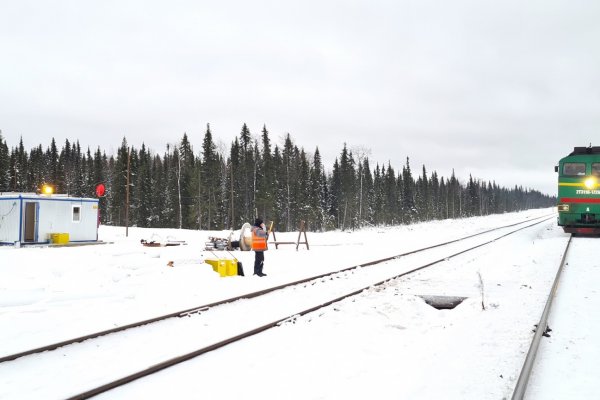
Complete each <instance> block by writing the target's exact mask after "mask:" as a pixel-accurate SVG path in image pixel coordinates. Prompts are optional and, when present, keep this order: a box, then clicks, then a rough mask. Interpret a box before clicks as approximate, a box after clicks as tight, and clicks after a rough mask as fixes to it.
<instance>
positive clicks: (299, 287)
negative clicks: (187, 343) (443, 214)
mask: <svg viewBox="0 0 600 400" xmlns="http://www.w3.org/2000/svg"><path fill="white" fill-rule="evenodd" d="M550 218H552V217H550ZM550 218H544V217H541V218H538V219H536V220H539V221H537V222H532V221H533V220H528V221H523V222H520V223H517V224H511V225H507V226H502V227H498V228H494V229H490V230H488V231H485V232H481V233H478V234H475V235H469V236H466V237H463V238H460V239H456V240H452V241H449V242H445V243H440V244H436V245H434V246H429V247H425V248H422V249H418V250H415V251H411V252H407V253H403V254H399V255H397V256H393V257H386V258H384V259H380V260H374V261H372V262H369V263H365V264H361V265H357V266H354V267H350V268H346V269H342V270H340V271H337V272H334V273H328V274H322V275H319V276H315V277H311V278H307V279H303V280H300V281H296V282H291V283H288V284H285V285H280V286H277V287H273V288H269V289H265V290H261V291H258V292H253V293H249V294H246V295H242V296H236V297H234V298H231V299H226V300H223V301H219V302H216V303H211V304H207V305H203V306H199V307H195V308H192V309H187V310H182V311H179V312H176V313H171V314H168V315H163V316H160V317H157V318H153V319H150V320H145V321H140V322H138V323H135V324H129V325H126V326H122V327H119V328H115V329H111V330H107V331H103V332H98V333H95V334H92V335H86V336H84V337H80V338H75V339H71V340H68V341H63V342H60V343H57V344H53V345H50V346H44V347H41V348H38V349H32V350H29V351H26V352H21V353H18V354H14V355H11V356H6V357H3V358H2V359H1V361H3V362H6V361H10V360H14V359H16V358H20V357H23V356H26V355H33V354H36V353H40V352H45V351H47V350H52V349H57V348H60V347H62V346H66V345H68V344H73V343H77V342H81V341H84V340H86V339H91V338H100V337H101V336H105V335H108V334H110V333H116V332H121V331H126V330H130V329H133V328H136V327H140V326H143V325H148V326H150V327H151V326H154V323H165V320H169V319H172V320H177V319H178V318H176V317H179V318H182V317H186V316H192V317H194V318H185V320H187V321H195V322H193V323H191V324H189V325H187V327H185V328H182V327H181V325H180V324H174V325H177V327H175V328H170V329H173V330H174V331H180V330H182V329H184V330H188V329H189V330H190V331H196V330H194V328H198V327H199V326H202V325H209V326H211V327H212V326H213V325H212V324H214V321H215V320H225V321H226V320H233V321H239V320H240V319H241V318H242V317H241V316H246V315H248V313H249V311H248V310H251V309H260V302H262V301H268V302H270V303H273V302H275V303H277V302H278V301H281V300H280V299H286V301H285V302H284V303H285V304H286V305H289V304H290V301H289V299H290V293H291V292H298V294H299V295H298V296H297V297H298V298H303V299H305V300H306V301H304V302H299V303H294V306H295V307H296V310H300V311H294V312H293V313H289V308H288V309H285V310H281V316H280V317H276V318H274V319H269V318H271V316H269V318H267V320H265V321H264V323H260V324H257V323H256V321H258V320H259V318H256V316H254V317H253V318H250V319H251V321H250V323H249V324H248V325H247V327H248V328H247V329H243V331H242V332H241V333H240V330H241V329H240V326H239V324H236V325H237V326H236V327H235V329H233V330H230V332H231V333H228V334H227V335H225V336H226V337H227V338H226V339H221V340H216V339H218V338H216V337H210V335H207V337H204V338H203V339H205V341H208V342H209V344H207V345H204V346H201V347H199V348H196V349H193V350H192V351H189V350H185V351H183V352H182V351H181V350H182V349H177V348H173V349H168V350H166V353H165V354H161V355H159V357H163V359H164V361H161V362H158V363H153V364H151V366H150V367H147V368H143V369H140V370H138V371H137V372H135V373H130V374H128V375H127V376H124V377H122V378H119V379H113V380H111V381H110V382H108V383H106V384H101V385H99V386H97V387H95V388H93V389H90V390H87V391H84V392H81V393H79V394H76V395H71V397H69V398H70V399H85V398H89V397H92V396H95V395H97V394H100V393H103V392H105V391H108V390H110V389H113V388H116V387H118V386H121V385H124V384H126V383H128V382H131V381H133V380H136V379H139V378H141V377H143V376H147V375H150V374H152V373H154V372H157V371H160V370H162V369H165V368H168V367H170V366H172V365H176V364H179V363H181V362H184V361H186V360H189V359H191V358H194V357H197V356H199V355H202V354H205V353H208V352H210V351H213V350H215V349H218V348H221V347H223V346H226V345H228V344H230V343H233V342H236V341H239V340H241V339H243V338H246V337H249V336H252V335H255V334H257V333H260V332H263V331H265V330H267V329H270V328H272V327H274V326H277V325H278V324H280V323H282V322H284V321H286V320H289V319H290V318H293V317H295V316H299V315H304V314H307V313H310V312H313V311H315V310H318V309H319V308H322V307H325V306H328V305H330V304H333V303H335V302H338V301H340V300H343V299H345V298H347V297H351V296H354V295H356V294H359V293H361V292H362V291H363V290H365V289H368V288H370V287H374V286H381V285H385V284H386V283H387V282H389V281H390V280H393V279H397V278H399V277H402V276H406V275H408V274H411V273H414V272H416V271H419V270H422V269H424V268H427V267H430V266H433V265H436V264H439V263H441V262H443V261H446V260H448V259H450V258H452V257H456V256H458V255H460V254H463V253H466V252H468V251H472V250H474V249H477V248H479V247H482V246H485V245H487V244H490V243H493V242H494V241H496V240H498V239H501V238H503V237H505V236H508V235H511V234H513V233H515V232H518V231H521V230H523V229H526V228H528V227H531V226H534V225H537V224H540V223H543V222H545V221H547V220H549V219H550ZM518 225H522V226H520V227H518V228H516V229H514V230H511V231H509V232H507V233H503V234H501V235H498V236H495V237H493V238H491V239H489V240H487V239H486V240H482V241H479V242H478V243H472V244H470V245H469V246H467V247H466V248H464V247H463V248H461V249H455V250H453V251H452V252H450V254H449V253H448V250H445V252H444V253H443V254H442V255H441V256H436V257H433V259H432V260H431V261H429V262H426V263H424V264H422V265H419V266H418V267H415V268H408V269H407V268H404V269H403V267H398V268H395V267H394V268H392V267H390V265H395V264H397V263H389V264H387V268H385V269H377V268H376V269H370V268H369V269H366V268H364V267H368V266H372V265H377V264H381V263H384V262H387V261H392V260H398V259H400V258H407V257H408V256H411V255H414V254H417V253H422V252H425V251H427V250H433V249H439V248H441V247H444V246H449V245H452V244H457V243H459V242H463V241H466V240H468V239H473V238H476V237H478V236H482V235H486V234H489V233H491V232H494V231H498V230H501V229H508V228H511V227H515V226H518ZM376 270H377V271H378V272H377V273H374V274H371V276H370V277H369V278H370V279H374V278H377V277H379V278H380V279H379V280H376V281H372V282H373V283H369V284H368V285H366V286H364V285H363V286H361V285H360V282H361V280H360V279H356V283H355V284H354V289H353V290H350V291H348V290H347V287H348V285H347V284H343V285H339V286H340V287H339V288H338V289H336V290H333V289H331V286H332V284H334V285H333V286H335V283H336V282H342V281H348V280H352V279H353V278H355V277H356V276H358V275H364V273H365V272H367V271H376ZM358 271H360V274H357V272H358ZM392 272H393V274H391V273H392ZM390 274H391V276H390ZM324 284H326V285H328V289H327V290H326V291H325V290H322V289H323V288H322V285H324ZM311 288H312V289H313V292H314V293H321V294H322V293H325V294H327V295H329V298H323V297H321V298H318V299H317V298H315V297H314V296H312V295H311V296H308V295H307V290H310V289H311ZM331 293H335V295H333V296H331ZM266 295H269V296H266ZM273 296H281V297H280V299H279V300H278V298H277V297H273ZM244 299H255V303H253V304H250V302H241V300H244ZM234 302H235V303H236V305H235V307H231V305H232V304H231V303H234ZM244 303H248V304H246V308H244V307H243V306H244ZM309 304H310V305H309ZM217 306H221V307H217ZM241 306H242V307H241ZM228 312H232V314H227V313H228ZM196 315H198V316H200V317H202V318H195V316H196ZM171 322H173V321H171ZM150 324H152V325H150ZM257 325H259V326H257ZM215 331H217V332H220V333H222V332H224V331H227V329H222V328H221V329H215ZM163 334H164V333H163ZM221 336H223V335H221ZM135 337H136V339H135V340H136V341H140V340H139V333H136V335H135ZM142 341H143V340H142ZM149 341H151V340H149ZM93 342H94V343H95V342H96V341H93ZM81 346H83V347H86V346H87V347H92V348H93V347H94V345H92V344H91V343H88V344H87V345H86V343H82V344H81ZM95 346H97V347H100V348H101V347H102V346H103V345H102V344H96V345H95ZM128 346H131V343H129V342H128V341H127V340H124V344H123V349H125V348H127V347H128ZM83 350H84V351H83V354H84V356H83V357H88V358H89V353H86V350H85V349H83ZM178 351H179V354H182V355H180V356H177V357H174V358H167V357H166V354H167V353H170V354H177V352H178ZM57 353H58V352H57ZM61 353H62V352H61ZM47 354H51V353H47ZM85 354H87V355H85ZM119 354H121V353H119ZM61 356H64V355H60V354H59V355H56V357H57V358H61ZM94 357H97V356H94ZM144 362H145V363H147V364H149V363H150V361H149V360H141V363H144Z"/></svg>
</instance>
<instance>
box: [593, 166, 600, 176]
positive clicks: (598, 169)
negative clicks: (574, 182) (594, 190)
mask: <svg viewBox="0 0 600 400" xmlns="http://www.w3.org/2000/svg"><path fill="white" fill-rule="evenodd" d="M592 175H594V176H600V163H592Z"/></svg>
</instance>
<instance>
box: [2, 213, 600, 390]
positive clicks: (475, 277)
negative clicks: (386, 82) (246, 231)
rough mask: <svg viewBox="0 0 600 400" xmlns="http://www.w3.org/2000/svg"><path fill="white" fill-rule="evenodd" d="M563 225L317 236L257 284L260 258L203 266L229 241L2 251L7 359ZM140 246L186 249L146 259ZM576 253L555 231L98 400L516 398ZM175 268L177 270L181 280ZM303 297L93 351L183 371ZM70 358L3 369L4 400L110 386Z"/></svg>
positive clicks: (104, 233) (510, 241) (110, 342)
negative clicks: (496, 233) (175, 361)
mask: <svg viewBox="0 0 600 400" xmlns="http://www.w3.org/2000/svg"><path fill="white" fill-rule="evenodd" d="M553 212H554V210H553V209H546V210H530V211H526V212H521V213H512V214H504V215H496V216H488V217H479V218H469V219H462V220H457V221H450V220H446V221H436V222H431V223H423V224H417V225H412V226H402V227H394V228H369V229H363V230H360V231H354V232H328V233H308V241H309V243H310V250H306V249H305V248H303V247H302V246H301V248H300V250H299V251H296V250H295V246H292V245H288V246H282V247H280V249H278V250H275V249H274V248H273V247H272V246H271V249H270V250H269V251H268V252H267V253H266V262H265V272H266V273H267V274H268V276H267V277H264V278H259V277H256V276H252V275H251V273H252V261H253V253H252V252H239V251H238V252H234V255H235V256H236V257H237V258H238V259H239V260H240V261H242V263H243V265H244V269H245V272H246V276H245V277H238V276H235V277H226V278H220V277H219V276H218V274H216V273H215V272H213V271H212V268H211V267H210V266H209V265H207V264H205V263H203V259H205V258H211V257H213V255H212V254H210V253H208V252H204V251H203V248H204V242H205V241H206V240H207V238H208V237H209V236H220V237H227V236H228V235H229V232H228V231H227V232H206V231H204V232H202V231H182V230H156V229H154V230H151V229H138V228H130V229H129V237H125V229H124V228H114V227H104V226H103V227H101V228H100V239H101V240H103V241H105V242H109V243H108V244H104V245H95V246H84V247H64V248H47V247H39V248H20V249H15V248H0V277H1V279H0V326H1V329H0V343H1V344H0V357H1V356H4V355H8V354H12V353H16V352H19V351H23V350H28V349H30V348H35V347H39V346H43V345H46V344H50V343H54V342H58V341H61V340H65V339H68V338H72V337H77V336H81V335H85V334H88V333H92V332H95V331H100V330H104V329H108V328H111V327H114V326H119V325H124V324H127V323H131V322H135V321H139V320H143V319H147V318H151V317H156V316H158V315H161V314H166V313H169V312H174V311H178V310H183V309H186V308H191V307H195V306H200V305H203V304H207V303H210V302H214V301H217V300H220V299H224V298H229V297H232V296H235V295H239V294H243V293H248V292H253V291H256V290H260V289H262V288H267V287H271V286H276V285H279V284H282V283H285V282H288V281H292V280H298V279H300V278H303V277H308V276H312V275H316V274H319V273H324V272H327V271H333V270H338V269H341V268H343V267H349V266H353V265H357V264H361V263H363V262H366V261H371V260H374V259H378V258H383V257H387V256H393V255H397V254H400V253H404V252H407V251H410V250H414V249H418V248H422V247H425V246H427V245H432V244H436V243H439V242H443V241H446V240H449V239H455V238H458V237H461V236H465V235H468V234H471V233H476V232H481V231H484V230H487V229H490V228H493V227H497V226H501V225H507V224H510V223H511V222H517V221H520V220H524V219H527V218H528V219H533V218H536V217H540V216H542V215H551V214H552V213H553ZM513 229H514V228H513ZM296 237H297V233H281V234H278V239H279V240H290V241H293V240H295V239H296ZM485 237H486V238H487V240H489V238H490V237H491V236H485ZM140 239H146V240H162V241H165V240H167V239H173V240H184V241H186V243H187V244H186V245H184V246H177V247H161V248H148V247H143V246H142V245H141V244H140ZM477 240H479V241H485V240H486V239H485V238H484V237H483V236H482V237H481V238H479V239H477ZM566 241H567V235H565V234H564V233H562V230H561V229H559V228H558V227H556V222H555V220H554V219H552V220H549V221H547V222H544V223H542V224H539V225H536V226H535V227H531V228H527V229H525V230H523V231H521V232H519V233H516V234H514V235H511V236H508V237H506V238H504V239H501V240H499V241H497V242H496V243H494V244H493V245H490V246H485V247H482V248H480V249H477V250H475V251H473V252H469V253H466V254H464V255H461V256H458V257H456V258H452V259H450V260H448V261H445V262H443V263H441V264H439V265H437V266H435V267H433V268H431V269H430V270H424V271H421V272H419V273H417V274H415V275H412V276H410V277H406V278H403V279H400V280H398V281H396V282H394V283H392V284H390V285H388V286H387V288H386V289H385V290H384V289H383V288H375V289H372V290H367V291H365V292H363V293H362V294H360V295H359V296H356V297H354V298H352V299H348V300H344V301H342V302H339V303H336V304H334V305H332V306H330V307H327V308H325V309H323V310H320V311H319V312H316V313H312V314H307V315H306V316H304V317H300V318H296V319H293V320H292V321H290V322H287V323H284V324H282V325H281V326H279V327H277V328H274V329H271V330H269V331H267V332H264V333H262V334H259V335H256V336H254V337H252V338H249V339H246V340H243V341H241V342H239V343H236V344H233V345H230V346H227V347H225V348H223V349H220V350H218V351H215V352H212V353H209V354H207V355H204V356H202V357H199V358H197V359H194V360H192V361H189V362H186V363H184V364H181V365H179V366H177V367H174V368H170V369H168V370H165V371H163V372H160V373H157V374H154V375H152V376H150V377H148V378H144V379H141V380H139V381H136V382H134V383H132V384H129V385H127V386H125V387H123V388H121V389H118V390H114V391H111V392H109V393H105V394H104V395H101V396H99V397H100V398H106V399H114V398H122V399H130V398H146V399H148V398H197V397H201V398H211V399H229V398H236V397H240V396H243V397H245V398H259V397H260V398H261V399H339V398H365V397H367V398H384V399H385V398H390V399H391V398H411V399H430V398H445V399H478V400H479V399H502V398H505V397H510V395H511V393H512V388H513V387H514V384H515V382H516V379H517V377H518V373H519V369H520V366H521V364H522V361H523V359H524V357H525V353H526V351H527V346H528V344H529V340H530V338H531V335H532V334H531V328H532V326H533V324H535V323H537V321H538V320H539V317H540V314H541V311H542V309H543V306H544V301H545V297H546V295H547V293H548V291H549V288H550V286H551V283H552V279H553V278H554V274H555V272H556V269H557V267H558V262H559V260H560V256H561V253H562V250H563V248H564V245H565V244H566ZM472 243H473V242H471V244H472ZM454 246H455V247H453V248H452V249H446V250H444V249H437V250H436V251H435V252H427V253H423V254H422V255H414V256H411V257H407V258H406V259H399V260H393V261H390V262H388V263H386V264H385V265H384V266H382V267H378V268H373V270H372V271H374V272H369V273H368V274H373V275H372V278H373V279H374V281H378V280H381V279H379V277H380V276H379V275H377V274H384V273H387V272H390V275H393V273H392V272H396V271H399V270H402V269H405V270H406V269H410V268H411V267H414V266H417V265H420V264H422V263H424V262H427V260H431V259H435V257H438V258H439V257H440V254H451V253H453V252H456V251H457V250H456V249H460V246H459V245H454ZM462 246H463V247H466V244H464V245H462ZM444 251H446V253H444ZM219 254H222V255H223V256H226V255H227V253H219ZM170 261H172V262H173V265H174V266H173V267H169V266H168V263H169V262H170ZM367 269H369V270H370V268H364V270H365V271H364V272H367ZM386 269H387V270H388V271H386ZM382 271H383V272H382ZM365 276H366V275H365ZM342 280H343V281H346V279H342ZM347 281H349V279H348V280H347ZM481 282H483V294H484V296H483V299H482V295H481V293H482V290H481ZM589 284H590V285H591V284H592V282H589ZM315 286H316V289H315V288H313V292H311V293H313V294H310V295H308V293H309V292H301V293H302V294H303V295H304V297H305V298H307V299H309V298H312V297H313V296H315V295H316V293H319V288H318V287H319V285H315ZM332 287H333V286H331V285H325V284H323V285H322V290H320V292H321V293H319V295H322V296H324V298H328V297H329V298H333V297H335V293H334V289H332ZM335 290H338V289H335ZM297 291H301V289H298V290H297ZM293 294H294V293H293V290H288V291H287V292H286V291H283V293H279V294H273V295H269V296H268V297H266V298H265V299H260V301H257V302H250V301H248V302H246V301H241V302H236V303H234V304H230V305H228V306H227V308H229V309H230V310H231V312H232V314H227V313H225V312H222V313H219V314H214V315H213V314H211V313H212V309H211V311H210V312H209V313H206V315H202V316H198V317H197V318H198V319H194V318H196V317H190V318H188V320H189V321H187V322H186V324H185V325H177V327H176V328H173V327H167V328H165V329H167V330H165V331H164V332H163V331H160V330H159V328H152V329H153V330H154V332H153V333H152V335H151V337H150V336H145V335H146V333H139V334H138V333H128V334H127V335H128V336H129V337H130V338H129V339H130V340H134V341H137V342H139V343H138V345H139V348H140V350H139V353H138V356H132V355H130V354H128V353H126V352H125V351H122V350H117V349H119V347H118V346H120V345H122V344H120V343H121V341H122V340H123V339H122V337H121V336H119V335H115V336H114V337H113V336H112V335H111V336H106V337H104V338H102V340H101V341H98V342H96V341H94V342H93V343H94V344H93V345H94V346H96V347H97V349H96V350H95V355H94V357H97V358H98V360H100V359H102V358H103V356H104V361H103V362H106V360H105V359H106V358H107V357H108V362H109V363H111V365H112V368H108V369H111V370H113V371H110V372H113V373H116V372H120V369H123V368H124V369H127V368H128V367H129V366H133V365H136V362H137V363H138V364H140V363H141V365H143V364H144V363H148V364H147V365H146V366H148V365H150V364H151V363H156V361H155V360H151V359H148V360H146V359H145V358H144V357H146V356H147V355H146V354H145V353H146V352H147V353H154V351H155V350H159V351H158V353H159V354H160V351H161V350H162V352H163V353H164V354H162V355H161V356H163V357H164V358H171V357H174V356H176V355H179V353H172V352H170V350H171V349H172V348H173V346H174V343H173V342H177V343H176V344H178V343H179V342H180V341H183V339H181V338H183V337H186V340H190V339H189V338H190V337H191V338H192V339H194V338H195V337H197V338H198V343H199V344H198V346H197V347H202V346H201V344H200V343H201V342H202V341H203V340H208V338H209V337H210V338H211V340H212V339H215V341H216V340H218V339H224V338H225V336H226V335H227V332H229V330H231V329H235V328H237V329H240V331H244V330H247V329H246V328H247V326H250V325H244V324H248V323H249V322H248V320H249V321H250V322H252V321H253V320H254V319H256V318H258V317H257V316H258V315H263V316H264V317H265V318H267V319H268V318H271V316H272V315H274V313H275V312H276V310H279V309H283V308H285V307H283V306H287V307H288V308H289V307H292V306H295V304H296V303H294V302H295V301H297V300H294V299H295V298H297V297H298V296H294V295H293ZM419 295H452V296H462V297H466V298H467V299H466V300H465V301H464V302H463V303H462V304H461V305H459V306H458V307H456V308H455V309H454V310H436V309H434V308H432V307H430V306H429V305H427V304H426V303H425V302H424V301H423V300H422V299H421V297H419ZM482 300H483V303H484V305H485V306H486V308H485V310H483V309H482ZM244 307H246V309H244ZM252 312H254V313H256V314H252ZM278 312H279V311H278ZM281 312H283V311H281ZM240 315H241V316H240ZM255 315H257V316H255ZM211 316H212V317H211ZM244 316H245V317H246V318H244ZM250 316H252V317H250ZM175 323H178V322H175ZM596 325H597V324H596ZM245 327H246V328H245ZM168 329H172V330H173V331H171V332H175V331H177V330H179V331H183V332H177V335H179V336H175V334H173V333H166V332H169V331H168ZM192 342H193V340H192ZM90 343H92V342H90ZM86 345H87V344H86V343H85V342H84V343H82V344H81V345H78V346H83V347H85V346H86ZM144 346H148V347H144ZM72 347H74V346H72ZM144 349H154V350H144ZM69 352H70V350H68V349H64V350H63V349H60V350H57V351H54V352H49V353H46V354H43V355H34V356H29V357H23V358H21V359H18V360H15V361H10V362H6V363H3V364H0V398H3V399H4V398H7V399H12V398H15V399H17V398H18V399H23V398H31V399H39V398H44V399H47V398H62V397H65V396H66V395H69V394H75V393H77V392H78V391H81V390H85V389H90V388H91V387H87V386H86V385H88V384H89V383H93V384H95V385H98V384H101V383H104V382H102V381H100V382H96V381H95V380H93V379H92V380H90V379H91V378H90V375H94V374H95V375H96V376H99V377H100V378H94V379H100V380H101V379H102V378H104V377H105V376H109V375H110V373H108V372H106V371H98V370H99V369H107V367H106V365H105V364H103V362H100V361H98V362H95V361H96V360H89V359H87V360H86V359H81V360H79V359H77V358H75V356H73V355H72V354H71V353H69ZM115 353H116V354H117V355H113V354H115ZM119 355H120V356H119ZM61 358H62V359H61ZM65 359H68V360H65ZM75 360H77V361H75ZM573 362H574V361H573ZM130 372H134V371H130ZM79 385H81V386H83V387H78V386H79ZM574 398H576V396H575V397H574Z"/></svg>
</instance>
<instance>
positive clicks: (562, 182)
mask: <svg viewBox="0 0 600 400" xmlns="http://www.w3.org/2000/svg"><path fill="white" fill-rule="evenodd" d="M554 171H556V172H558V225H559V226H562V227H563V229H564V231H565V232H567V233H584V234H599V233H600V146H594V147H592V146H589V147H575V149H574V150H573V152H571V154H569V155H568V156H566V157H564V158H562V159H561V160H560V161H559V164H558V166H556V167H554Z"/></svg>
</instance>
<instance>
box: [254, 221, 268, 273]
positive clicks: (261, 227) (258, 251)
mask: <svg viewBox="0 0 600 400" xmlns="http://www.w3.org/2000/svg"><path fill="white" fill-rule="evenodd" d="M252 250H253V251H254V275H258V276H260V277H263V276H267V274H265V273H263V266H264V264H265V251H266V250H267V231H266V228H265V224H264V223H263V220H262V219H261V218H256V221H254V226H253V227H252Z"/></svg>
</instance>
